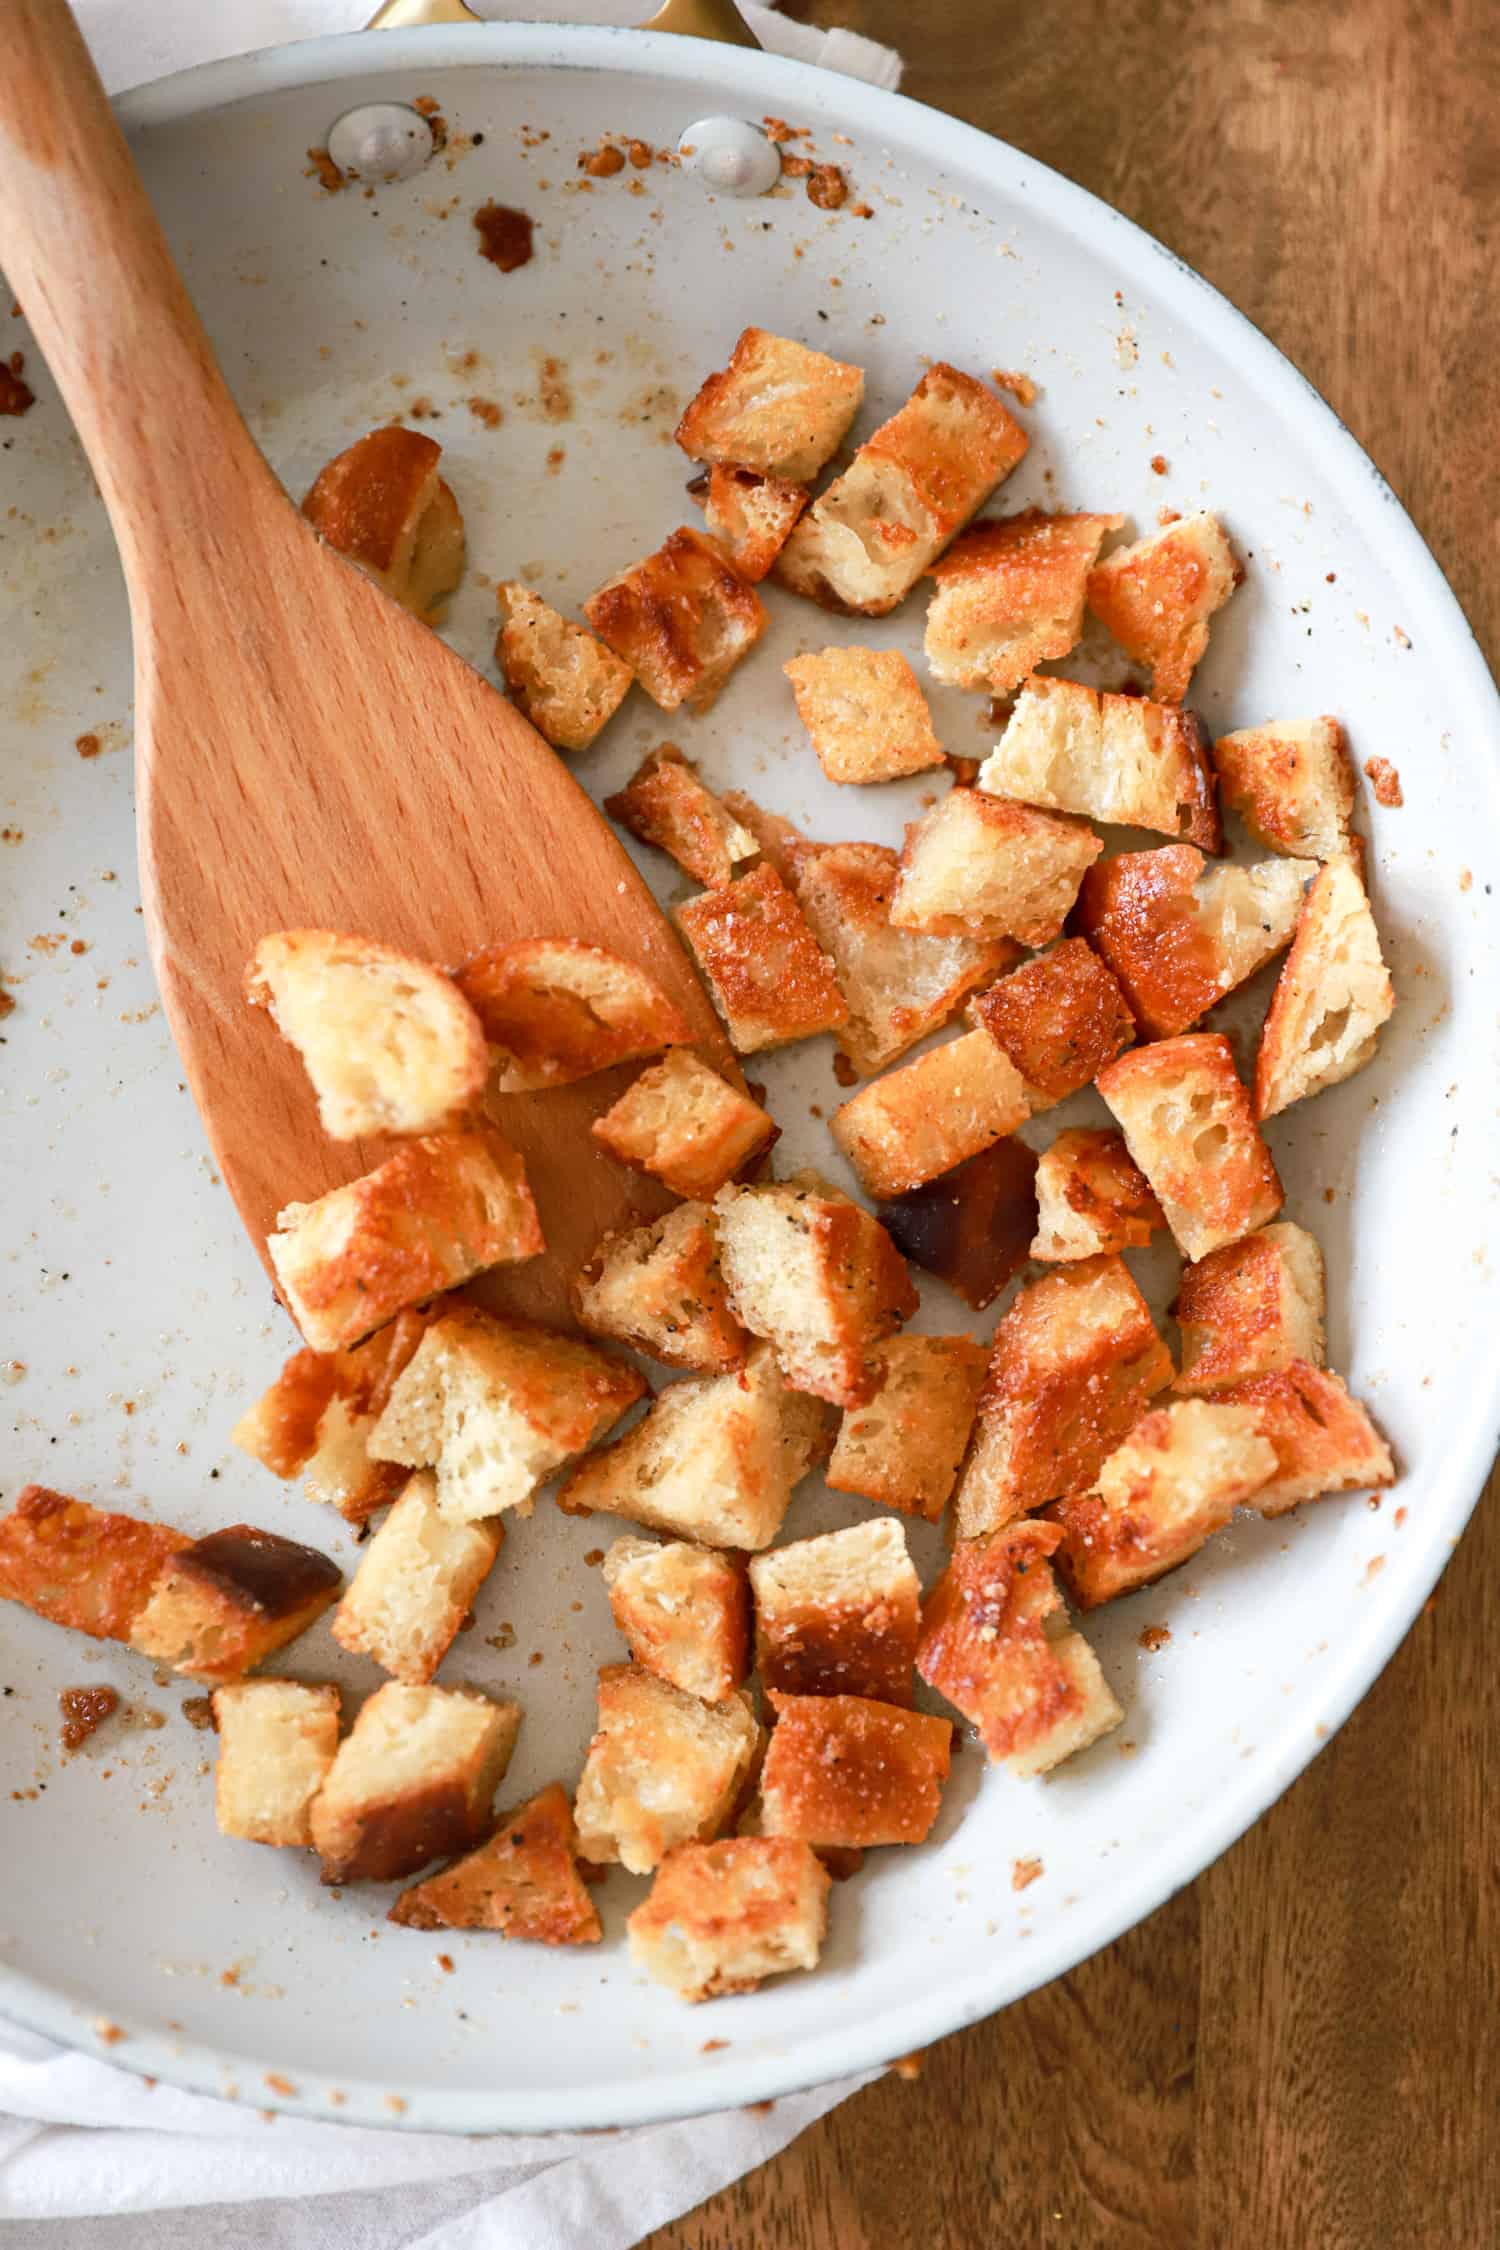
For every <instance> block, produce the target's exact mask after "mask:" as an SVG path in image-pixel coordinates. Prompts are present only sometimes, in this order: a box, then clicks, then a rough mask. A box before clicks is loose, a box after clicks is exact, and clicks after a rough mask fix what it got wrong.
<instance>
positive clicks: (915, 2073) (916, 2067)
mask: <svg viewBox="0 0 1500 2250" xmlns="http://www.w3.org/2000/svg"><path fill="white" fill-rule="evenodd" d="M926 2060H927V2050H926V2048H925V2047H913V2049H912V2051H911V2053H910V2054H909V2055H897V2056H895V2057H894V2058H893V2060H892V2061H890V2062H889V2063H887V2065H886V2068H887V2069H888V2070H889V2071H890V2073H891V2075H892V2077H893V2078H904V2079H905V2080H906V2081H907V2083H908V2085H909V2084H910V2083H911V2081H912V2080H913V2079H914V2078H920V2077H921V2075H922V2068H923V2065H924V2064H925V2062H926Z"/></svg>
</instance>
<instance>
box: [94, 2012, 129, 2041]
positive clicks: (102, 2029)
mask: <svg viewBox="0 0 1500 2250" xmlns="http://www.w3.org/2000/svg"><path fill="white" fill-rule="evenodd" d="M94 2036H95V2038H96V2039H102V2040H103V2042H104V2044H105V2046H106V2047H113V2046H116V2045H117V2044H118V2043H119V2041H120V2040H122V2039H123V2038H124V2037H125V2033H124V2030H123V2028H122V2027H121V2026H120V2025H119V2024H117V2023H111V2021H110V2019H109V2017H108V2016H96V2017H95V2018H94Z"/></svg>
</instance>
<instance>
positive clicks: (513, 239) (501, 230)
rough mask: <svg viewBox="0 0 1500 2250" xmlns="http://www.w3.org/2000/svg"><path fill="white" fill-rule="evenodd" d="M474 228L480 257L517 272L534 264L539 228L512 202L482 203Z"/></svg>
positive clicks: (509, 270)
mask: <svg viewBox="0 0 1500 2250" xmlns="http://www.w3.org/2000/svg"><path fill="white" fill-rule="evenodd" d="M474 227H475V231H476V233H477V234H478V236H479V255H480V257H481V258H488V260H489V262H490V264H491V265H492V266H498V267H499V269H500V271H501V272H502V273H514V272H515V271H516V270H517V268H518V267H520V266H525V265H529V264H530V263H531V256H532V236H533V234H534V232H535V229H534V227H533V225H532V221H531V219H530V217H529V215H528V214H527V213H526V212H525V211H517V210H515V209H513V208H512V206H511V205H510V204H508V203H481V204H480V206H479V209H478V210H477V211H476V212H475V213H474Z"/></svg>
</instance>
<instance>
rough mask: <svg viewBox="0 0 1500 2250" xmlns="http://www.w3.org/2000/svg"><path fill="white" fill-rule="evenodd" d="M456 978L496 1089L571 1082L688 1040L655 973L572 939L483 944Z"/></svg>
mask: <svg viewBox="0 0 1500 2250" xmlns="http://www.w3.org/2000/svg"><path fill="white" fill-rule="evenodd" d="M454 982H455V983H456V984H457V986H458V988H459V990H460V992H462V993H463V994H464V996H465V997H466V998H467V999H468V1000H469V1001H471V1002H472V1003H473V1007H474V1011H475V1013H476V1015H477V1016H478V1018H479V1021H480V1023H481V1024H482V1025H483V1026H484V1035H485V1038H486V1039H487V1040H488V1041H489V1045H490V1059H491V1061H492V1062H493V1064H494V1066H495V1085H496V1090H497V1091H498V1092H500V1093H502V1094H532V1093H538V1092H541V1091H542V1090H543V1089H545V1088H546V1087H548V1086H571V1085H572V1084H573V1083H574V1082H575V1081H576V1080H577V1079H580V1078H592V1077H593V1076H594V1075H595V1073H596V1072H598V1071H601V1070H610V1069H612V1068H613V1067H614V1065H615V1064H616V1063H622V1062H633V1061H635V1060H636V1058H637V1057H638V1056H641V1055H654V1054H656V1053H657V1052H658V1051H659V1050H660V1049H661V1048H663V1047H670V1046H672V1045H673V1043H674V1042H675V1041H677V1040H679V1039H690V1038H691V1037H692V1026H691V1025H690V1024H689V1022H688V1021H687V1018H686V1017H685V1016H684V1015H683V1013H682V1010H681V1009H680V1008H679V1007H678V1006H677V1005H676V1003H675V1002H674V1001H671V1000H669V999H668V998H667V995H666V994H665V993H664V992H663V991H662V989H661V986H660V985H659V984H658V983H657V982H656V979H655V978H654V977H650V976H648V975H647V974H646V972H645V970H644V969H642V968H638V967H637V966H636V964H635V962H633V961H622V960H621V958H620V956H619V954H618V953H608V952H606V951H605V949H604V947H603V946H602V945H584V944H583V943H582V942H581V941H580V940H579V939H577V938H560V937H559V938H522V939H520V940H519V941H518V942H517V943H515V944H512V945H492V946H489V947H487V948H486V950H485V951H484V952H483V953H476V954H475V955H474V956H473V958H472V959H471V960H468V961H466V962H465V963H464V965H463V967H462V968H461V969H458V970H456V971H455V972H454Z"/></svg>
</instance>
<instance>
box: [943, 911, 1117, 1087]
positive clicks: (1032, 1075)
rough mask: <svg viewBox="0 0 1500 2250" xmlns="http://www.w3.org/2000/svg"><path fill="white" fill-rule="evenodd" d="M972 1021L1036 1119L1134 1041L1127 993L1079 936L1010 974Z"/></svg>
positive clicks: (976, 1006)
mask: <svg viewBox="0 0 1500 2250" xmlns="http://www.w3.org/2000/svg"><path fill="white" fill-rule="evenodd" d="M1092 872H1093V871H1092V870H1090V873H1092ZM1084 880H1085V882H1087V880H1088V877H1087V876H1085V878H1084ZM969 1016H970V1020H971V1021H972V1022H974V1023H976V1024H979V1025H981V1026H982V1027H983V1029H984V1030H985V1031H987V1032H988V1033H989V1035H990V1037H991V1039H993V1040H994V1041H995V1042H996V1044H997V1045H998V1046H999V1047H1000V1048H1001V1049H1002V1051H1003V1052H1004V1053H1005V1054H1006V1055H1007V1056H1008V1057H1009V1058H1010V1060H1011V1062H1012V1063H1014V1065H1015V1067H1016V1069H1017V1070H1018V1071H1019V1072H1020V1074H1021V1081H1022V1085H1023V1087H1024V1089H1025V1094H1026V1100H1027V1103H1028V1105H1029V1107H1030V1109H1031V1111H1032V1113H1033V1114H1035V1113H1036V1112H1038V1111H1040V1110H1044V1109H1051V1108H1052V1107H1053V1105H1054V1104H1055V1103H1057V1102H1063V1101H1066V1100H1067V1098H1068V1096H1069V1095H1070V1094H1076V1093H1079V1092H1080V1091H1081V1090H1082V1088H1083V1087H1085V1086H1087V1085H1089V1084H1091V1083H1092V1081H1093V1080H1094V1079H1095V1078H1096V1077H1097V1076H1098V1074H1099V1072H1100V1071H1101V1070H1102V1069H1103V1068H1104V1065H1105V1064H1106V1063H1107V1062H1113V1061H1114V1059H1115V1056H1116V1055H1118V1054H1119V1053H1120V1051H1121V1050H1122V1048H1125V1047H1128V1046H1129V1045H1130V1044H1131V1042H1132V1041H1133V1039H1134V1038H1135V1023H1134V1021H1133V1019H1132V1017H1131V1013H1130V1010H1129V1008H1128V1007H1127V1006H1126V1004H1125V995H1124V993H1123V992H1121V990H1120V987H1119V986H1118V984H1116V982H1115V980H1114V978H1113V977H1112V976H1111V975H1110V973H1109V970H1108V969H1107V968H1106V967H1105V965H1104V963H1103V962H1102V961H1101V960H1100V958H1099V956H1098V954H1097V953H1095V952H1094V951H1093V949H1092V948H1091V947H1090V946H1088V945H1086V944H1085V943H1084V941H1083V939H1082V938H1064V939H1063V940H1062V943H1061V944H1060V945H1055V946H1054V947H1053V948H1052V950H1051V952H1050V953H1046V954H1043V956H1042V957H1041V959H1040V960H1038V961H1027V962H1025V963H1024V964H1023V965H1022V966H1021V967H1020V968H1019V969H1013V970H1012V971H1011V973H1010V975H1009V976H1006V977H1002V978H1001V979H1000V981H999V983H998V984H992V985H991V986H990V988H989V990H988V991H987V992H981V993H980V994H979V996H978V998H977V999H975V1000H972V1001H971V1002H970V1003H969Z"/></svg>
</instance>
